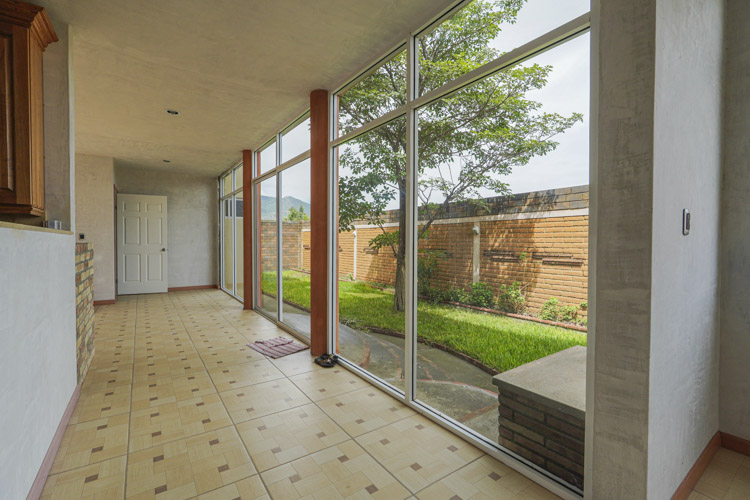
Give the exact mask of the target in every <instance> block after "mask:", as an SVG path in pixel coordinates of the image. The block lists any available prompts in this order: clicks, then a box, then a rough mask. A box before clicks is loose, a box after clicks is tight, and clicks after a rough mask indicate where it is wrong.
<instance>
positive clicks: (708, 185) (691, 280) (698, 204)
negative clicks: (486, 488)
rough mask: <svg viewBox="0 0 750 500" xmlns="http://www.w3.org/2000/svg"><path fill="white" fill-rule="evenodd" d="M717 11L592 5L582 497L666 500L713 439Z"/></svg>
mask: <svg viewBox="0 0 750 500" xmlns="http://www.w3.org/2000/svg"><path fill="white" fill-rule="evenodd" d="M722 5H723V3H722V2H718V1H717V2H684V1H682V0H658V1H657V0H633V1H629V2H621V1H619V0H599V1H595V2H594V4H593V5H592V33H593V36H592V85H591V89H592V113H593V116H592V130H591V151H592V156H591V169H592V175H591V193H592V198H591V217H592V224H591V229H590V231H591V233H590V241H591V243H590V250H591V254H590V259H591V263H592V266H591V270H592V272H591V274H590V286H589V293H590V299H589V303H590V304H591V305H592V307H593V315H591V316H589V339H590V340H589V345H588V351H589V352H588V358H587V365H588V375H587V377H588V390H587V401H586V412H587V429H586V441H587V444H586V446H587V454H586V469H585V471H586V472H585V473H586V484H585V496H586V498H591V499H599V498H607V499H613V500H614V499H625V498H627V499H630V498H645V499H652V498H653V499H662V498H670V497H671V496H672V495H673V494H674V493H675V491H677V489H678V487H680V485H681V483H682V482H683V480H684V479H685V476H686V474H687V472H688V471H689V470H690V468H691V467H692V465H693V464H694V463H695V461H696V460H697V459H698V457H699V455H700V454H701V452H702V451H703V450H704V448H705V446H706V445H707V444H708V442H709V441H710V439H711V438H712V436H713V435H714V434H715V432H716V431H718V418H717V410H716V407H717V406H718V405H717V404H716V389H717V386H718V363H717V360H718V356H717V347H718V328H717V308H718V299H717V288H718V251H717V249H718V242H719V230H718V228H719V224H718V222H719V211H718V205H719V190H718V174H719V171H720V166H721V148H720V131H721V60H722V31H723V29H722V28H723V22H722V16H723V10H722ZM683 208H689V209H691V211H692V213H693V229H692V231H691V234H690V235H689V236H683V234H682V227H681V219H682V217H681V215H682V209H683ZM698 220H700V221H701V222H700V223H697V222H696V221H698Z"/></svg>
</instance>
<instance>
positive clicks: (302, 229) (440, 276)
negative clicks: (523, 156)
mask: <svg viewBox="0 0 750 500" xmlns="http://www.w3.org/2000/svg"><path fill="white" fill-rule="evenodd" d="M588 200H589V194H588V186H577V187H569V188H563V189H555V190H549V191H537V192H533V193H522V194H516V195H512V196H506V197H503V196H500V197H493V198H487V199H485V202H486V206H485V207H479V206H477V205H476V204H473V203H454V204H451V205H450V207H449V208H448V210H447V211H446V213H444V214H443V215H441V216H440V217H438V219H437V220H436V223H435V224H433V225H432V227H431V228H430V230H429V233H428V237H427V238H426V239H422V240H420V243H419V246H420V250H427V249H431V250H440V251H442V253H443V255H444V256H443V257H441V258H440V259H438V265H437V269H436V272H435V275H434V276H433V279H432V286H435V287H438V288H442V289H449V288H451V287H458V288H464V287H466V286H467V285H469V284H470V283H472V282H473V281H474V270H473V266H474V249H473V244H474V238H475V236H474V226H478V227H479V235H478V238H479V262H478V268H479V269H478V270H479V274H478V281H483V282H486V283H489V284H490V285H492V287H493V288H494V289H495V290H496V291H497V290H499V288H500V286H501V285H504V284H505V285H508V284H511V283H513V282H515V281H518V282H520V283H522V284H524V285H525V292H526V300H527V305H528V308H529V312H531V313H536V312H537V311H539V309H540V308H541V307H542V305H543V304H544V303H545V302H546V301H547V300H548V299H549V298H551V297H556V298H557V299H559V300H560V303H561V304H563V305H579V304H581V303H582V302H586V300H587V294H588V289H587V286H588V226H589V216H588V213H587V211H586V210H583V209H588ZM571 210H579V212H578V213H576V214H575V215H568V214H570V213H571V212H570V211H571ZM383 219H384V221H385V222H386V224H391V225H389V226H387V227H386V228H385V229H386V231H395V230H396V229H397V223H398V212H397V211H390V212H388V213H386V214H384V217H383ZM288 225H289V223H288V222H285V227H284V234H283V248H284V268H285V269H295V268H301V269H303V270H309V269H310V264H309V263H310V231H309V223H308V222H305V223H300V224H298V225H296V226H291V225H289V226H288ZM262 228H263V229H262V231H263V233H262V235H263V236H262V251H263V257H264V258H263V269H264V270H275V267H274V266H275V260H274V259H275V250H274V248H275V247H274V245H275V244H276V235H275V230H276V229H275V228H276V223H275V222H273V221H267V222H265V221H264V222H263V224H262ZM381 232H382V231H381V229H380V228H378V227H369V226H367V225H366V224H356V229H355V231H347V232H342V233H339V249H338V262H339V276H341V277H344V278H347V277H350V276H351V277H353V278H355V279H358V280H364V281H370V282H375V283H382V284H387V285H393V284H394V278H395V275H396V259H395V257H394V256H393V252H392V251H391V249H390V248H387V247H386V248H381V249H379V250H377V251H375V250H373V249H372V248H370V246H369V242H370V241H371V240H372V239H373V238H374V237H375V236H377V235H378V234H381ZM266 234H267V235H268V236H267V237H266ZM300 249H301V251H302V256H301V258H300V256H299V254H298V253H297V252H298V250H300ZM300 263H301V264H300ZM580 314H581V316H585V315H586V312H585V311H581V312H580Z"/></svg>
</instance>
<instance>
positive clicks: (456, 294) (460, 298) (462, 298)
mask: <svg viewBox="0 0 750 500" xmlns="http://www.w3.org/2000/svg"><path fill="white" fill-rule="evenodd" d="M446 299H447V300H449V301H450V302H459V303H461V304H468V303H469V294H468V293H466V290H464V289H463V288H455V287H451V289H450V290H448V292H446Z"/></svg>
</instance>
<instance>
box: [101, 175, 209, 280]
mask: <svg viewBox="0 0 750 500" xmlns="http://www.w3.org/2000/svg"><path fill="white" fill-rule="evenodd" d="M115 184H116V185H117V191H118V192H119V193H124V194H151V195H161V196H166V197H167V215H168V228H167V229H168V238H169V287H170V288H175V287H183V286H201V285H215V284H216V283H217V271H216V262H217V259H218V250H217V248H218V238H219V237H218V235H217V227H218V206H219V205H218V203H219V202H218V194H217V180H216V177H206V176H196V175H183V174H172V173H167V172H162V171H158V170H149V169H141V168H130V167H127V168H125V167H121V166H118V165H117V164H115Z"/></svg>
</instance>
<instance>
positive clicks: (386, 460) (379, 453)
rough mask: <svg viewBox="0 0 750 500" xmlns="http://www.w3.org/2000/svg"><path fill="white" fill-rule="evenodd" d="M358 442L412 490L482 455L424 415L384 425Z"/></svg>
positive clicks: (415, 490) (360, 438) (426, 484)
mask: <svg viewBox="0 0 750 500" xmlns="http://www.w3.org/2000/svg"><path fill="white" fill-rule="evenodd" d="M357 442H358V443H359V444H361V445H362V446H364V448H365V449H366V450H367V451H368V452H369V453H370V454H371V455H372V456H373V457H375V459H376V460H377V461H378V462H380V463H381V464H383V466H384V467H385V468H386V469H388V471H389V472H391V473H392V474H393V475H394V476H396V477H397V478H398V479H399V480H400V481H401V482H402V483H404V484H405V485H406V486H407V487H408V488H409V489H410V490H411V491H412V492H417V491H419V490H421V489H422V488H424V487H425V486H428V485H429V484H432V483H433V482H435V481H437V480H439V479H441V478H443V477H445V476H447V475H448V474H450V473H452V472H454V471H456V470H458V469H459V468H461V467H463V466H464V465H466V464H467V463H469V462H471V461H473V460H474V459H476V458H478V457H480V456H481V455H482V452H480V451H479V450H478V449H476V448H474V447H473V446H471V445H470V444H469V443H467V442H466V441H464V440H463V439H460V438H459V437H457V436H455V435H453V434H451V433H450V432H448V431H446V430H445V429H443V428H442V427H439V426H438V425H436V424H434V423H432V422H430V421H429V420H428V419H426V418H425V417H422V416H421V415H414V416H412V417H408V418H405V419H403V420H399V421H398V422H395V423H393V424H390V425H387V426H385V427H381V428H380V429H377V430H375V431H372V432H370V433H368V434H365V435H363V436H360V437H358V438H357Z"/></svg>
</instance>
